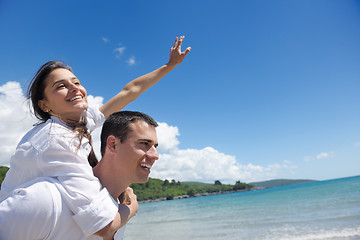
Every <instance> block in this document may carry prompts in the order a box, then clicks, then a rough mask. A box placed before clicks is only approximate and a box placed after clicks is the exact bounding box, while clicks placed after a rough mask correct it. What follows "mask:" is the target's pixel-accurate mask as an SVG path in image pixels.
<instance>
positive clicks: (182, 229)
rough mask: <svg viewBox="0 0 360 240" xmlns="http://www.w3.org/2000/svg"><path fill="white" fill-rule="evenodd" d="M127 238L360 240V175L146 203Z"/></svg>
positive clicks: (129, 230)
mask: <svg viewBox="0 0 360 240" xmlns="http://www.w3.org/2000/svg"><path fill="white" fill-rule="evenodd" d="M124 239H125V240H135V239H136V240H139V239H143V240H152V239H154V240H163V239H164V240H165V239H166V240H168V239H169V240H170V239H172V240H185V239H191V240H205V239H206V240H223V239H232V240H233V239H249V240H275V239H276V240H325V239H326V240H340V239H341V240H343V239H347V240H348V239H349V240H350V239H351V240H355V239H359V240H360V176H356V177H349V178H341V179H334V180H327V181H317V182H310V183H305V184H297V185H289V186H282V187H274V188H269V189H263V190H255V191H247V192H237V193H229V194H221V195H213V196H205V197H196V198H187V199H179V200H170V201H163V202H151V203H141V204H140V207H139V211H138V213H137V215H136V216H135V217H134V218H133V219H131V220H130V221H129V223H128V224H127V227H126V231H125V238H124Z"/></svg>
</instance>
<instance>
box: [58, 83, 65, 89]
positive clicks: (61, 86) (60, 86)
mask: <svg viewBox="0 0 360 240" xmlns="http://www.w3.org/2000/svg"><path fill="white" fill-rule="evenodd" d="M64 87H65V85H64V84H60V85H59V86H57V88H56V89H60V88H64Z"/></svg>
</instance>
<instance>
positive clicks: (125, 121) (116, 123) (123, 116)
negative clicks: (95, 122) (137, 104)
mask: <svg viewBox="0 0 360 240" xmlns="http://www.w3.org/2000/svg"><path fill="white" fill-rule="evenodd" d="M136 121H144V122H146V123H147V124H149V125H151V126H153V127H157V126H158V123H157V122H156V121H155V120H154V119H153V118H152V117H150V116H148V115H146V114H145V113H141V112H133V111H121V112H116V113H113V114H111V115H110V116H109V117H108V118H107V119H106V121H105V123H104V125H103V128H102V131H101V155H102V156H104V154H105V148H106V141H107V138H108V137H109V136H110V135H113V136H115V137H117V138H118V139H119V140H120V142H121V143H123V142H124V141H125V140H126V137H127V135H128V133H129V132H130V131H131V128H130V127H129V124H130V123H134V122H136Z"/></svg>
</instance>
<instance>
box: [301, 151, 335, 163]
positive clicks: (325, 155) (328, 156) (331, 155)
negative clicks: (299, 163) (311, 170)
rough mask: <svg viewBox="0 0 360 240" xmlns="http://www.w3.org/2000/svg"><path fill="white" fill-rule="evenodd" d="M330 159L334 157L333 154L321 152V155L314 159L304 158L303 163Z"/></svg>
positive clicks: (311, 157) (310, 157)
mask: <svg viewBox="0 0 360 240" xmlns="http://www.w3.org/2000/svg"><path fill="white" fill-rule="evenodd" d="M332 157H334V153H327V152H322V153H319V154H317V155H316V156H315V157H313V156H306V157H305V158H304V161H305V162H309V161H313V160H320V159H328V158H332Z"/></svg>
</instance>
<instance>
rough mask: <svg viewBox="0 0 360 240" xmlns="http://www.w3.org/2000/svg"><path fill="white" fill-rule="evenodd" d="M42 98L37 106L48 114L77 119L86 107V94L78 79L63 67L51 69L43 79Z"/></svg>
mask: <svg viewBox="0 0 360 240" xmlns="http://www.w3.org/2000/svg"><path fill="white" fill-rule="evenodd" d="M44 96H45V97H44V99H43V100H40V101H39V102H38V104H39V107H40V108H41V110H43V111H44V112H48V113H49V114H50V115H54V116H59V117H61V118H64V119H71V120H75V121H79V120H80V118H81V116H82V115H83V113H84V111H85V110H86V109H87V107H88V104H87V99H86V97H87V94H86V90H85V88H84V87H83V86H82V85H81V84H80V81H79V79H77V77H76V76H75V75H74V74H73V73H72V72H70V71H69V70H67V69H65V68H58V69H55V70H54V71H52V72H51V73H50V74H49V75H48V76H47V78H46V79H45V90H44Z"/></svg>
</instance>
